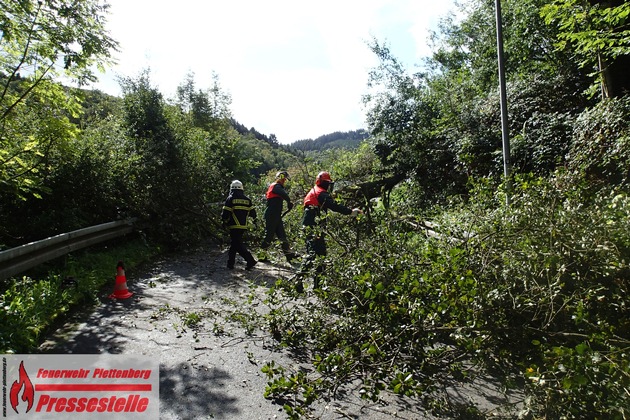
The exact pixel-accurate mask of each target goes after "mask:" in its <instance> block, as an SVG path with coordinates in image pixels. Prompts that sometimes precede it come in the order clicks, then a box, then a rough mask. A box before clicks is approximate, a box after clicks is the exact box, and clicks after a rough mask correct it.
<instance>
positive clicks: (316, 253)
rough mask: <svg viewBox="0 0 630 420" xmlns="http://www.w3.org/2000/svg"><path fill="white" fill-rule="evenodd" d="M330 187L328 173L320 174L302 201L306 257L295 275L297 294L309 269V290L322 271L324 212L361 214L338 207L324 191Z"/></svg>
mask: <svg viewBox="0 0 630 420" xmlns="http://www.w3.org/2000/svg"><path fill="white" fill-rule="evenodd" d="M331 185H332V179H331V177H330V173H328V172H320V173H319V174H318V175H317V178H316V179H315V186H314V187H313V188H312V189H311V190H310V191H309V193H308V194H307V195H306V197H305V198H304V216H303V218H302V226H303V228H304V230H305V232H306V256H305V257H304V260H303V261H302V266H301V268H300V272H299V273H298V275H297V284H296V289H297V291H298V292H300V293H301V292H303V291H304V285H303V283H302V278H303V277H304V276H305V275H306V274H308V273H309V272H310V271H311V269H313V266H315V273H314V278H313V288H314V289H318V288H319V282H320V277H321V274H322V272H323V269H324V262H323V259H324V257H325V256H326V253H327V250H326V240H325V239H324V236H325V230H326V214H327V213H328V210H332V211H334V212H337V213H341V214H345V215H352V216H353V217H354V216H357V215H358V214H359V213H363V212H362V211H361V210H360V209H358V208H355V209H350V208H348V207H346V206H344V205H341V204H338V203H337V202H336V201H335V200H334V199H333V198H332V196H331V195H330V193H329V192H328V190H329V189H330V187H331Z"/></svg>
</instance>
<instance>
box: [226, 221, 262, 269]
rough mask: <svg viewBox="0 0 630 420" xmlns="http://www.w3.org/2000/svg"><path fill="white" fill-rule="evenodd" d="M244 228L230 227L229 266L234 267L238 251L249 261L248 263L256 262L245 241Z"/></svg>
mask: <svg viewBox="0 0 630 420" xmlns="http://www.w3.org/2000/svg"><path fill="white" fill-rule="evenodd" d="M244 234H245V230H244V229H230V249H229V251H228V262H227V265H228V267H234V261H235V260H236V253H238V254H239V255H240V256H241V257H243V258H244V259H245V261H247V264H248V265H252V264H254V262H255V260H254V257H253V256H252V254H251V252H249V251H248V250H247V247H246V246H245V243H243V235H244Z"/></svg>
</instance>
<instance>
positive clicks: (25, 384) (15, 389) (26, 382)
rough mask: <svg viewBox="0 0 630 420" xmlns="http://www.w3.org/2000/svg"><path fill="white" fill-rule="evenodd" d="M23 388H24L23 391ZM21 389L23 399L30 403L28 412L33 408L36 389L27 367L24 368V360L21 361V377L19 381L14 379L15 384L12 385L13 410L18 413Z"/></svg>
mask: <svg viewBox="0 0 630 420" xmlns="http://www.w3.org/2000/svg"><path fill="white" fill-rule="evenodd" d="M22 388H24V390H23V391H22ZM20 391H22V401H24V402H27V403H28V405H27V407H26V412H27V413H28V412H29V411H30V410H31V408H33V401H34V400H35V389H34V388H33V383H32V382H31V380H30V379H29V377H28V374H27V373H26V369H24V361H23V360H22V361H21V362H20V379H19V381H14V382H13V385H11V395H10V397H11V407H13V410H14V411H15V412H16V413H18V411H17V406H18V396H19V394H20ZM18 414H19V413H18Z"/></svg>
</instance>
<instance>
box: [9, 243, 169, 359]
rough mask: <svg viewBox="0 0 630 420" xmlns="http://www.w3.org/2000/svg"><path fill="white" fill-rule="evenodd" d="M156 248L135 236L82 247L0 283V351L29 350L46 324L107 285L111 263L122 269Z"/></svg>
mask: <svg viewBox="0 0 630 420" xmlns="http://www.w3.org/2000/svg"><path fill="white" fill-rule="evenodd" d="M160 252H161V250H160V248H159V247H158V246H154V245H150V244H147V243H146V242H145V241H143V240H142V239H140V238H137V239H132V240H130V241H127V242H125V243H123V244H120V245H118V244H117V245H115V246H112V245H109V246H100V247H95V248H88V249H86V250H82V251H80V252H75V253H72V254H68V255H67V256H66V257H64V258H63V259H62V260H60V261H56V262H54V263H53V264H51V265H49V266H46V269H45V270H44V269H42V268H41V267H40V268H39V269H38V270H35V271H33V273H32V274H29V276H21V277H13V278H10V279H7V280H3V281H2V283H0V293H1V294H0V305H1V306H2V309H3V310H2V311H1V312H0V352H2V353H31V352H33V351H35V349H37V347H38V346H39V344H40V342H41V340H42V339H43V338H44V337H45V335H46V333H47V332H48V331H50V329H51V328H52V327H54V326H55V325H58V324H59V323H60V322H63V320H64V319H66V318H67V317H68V316H69V315H70V314H72V313H73V312H74V311H76V310H77V309H79V308H82V309H84V308H85V307H86V306H89V305H93V304H95V303H96V302H98V299H99V295H100V294H101V291H102V290H103V288H104V287H107V286H110V287H112V286H113V278H114V275H115V274H116V264H117V262H118V261H119V260H123V261H124V263H125V268H126V269H127V270H129V269H133V268H134V267H137V266H138V265H140V264H141V263H143V262H146V261H149V260H150V259H152V258H153V257H155V256H156V255H159V254H160Z"/></svg>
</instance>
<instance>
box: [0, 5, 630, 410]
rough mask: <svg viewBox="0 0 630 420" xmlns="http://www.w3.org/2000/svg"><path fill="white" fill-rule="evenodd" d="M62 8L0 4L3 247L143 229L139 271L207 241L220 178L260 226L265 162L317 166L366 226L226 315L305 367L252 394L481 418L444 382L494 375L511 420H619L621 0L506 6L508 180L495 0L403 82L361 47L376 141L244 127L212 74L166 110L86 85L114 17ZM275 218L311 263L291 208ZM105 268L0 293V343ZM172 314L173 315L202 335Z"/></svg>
mask: <svg viewBox="0 0 630 420" xmlns="http://www.w3.org/2000/svg"><path fill="white" fill-rule="evenodd" d="M62 3H63V2H58V1H54V0H44V1H41V2H34V1H30V0H26V1H20V2H2V3H0V10H2V12H3V13H1V14H0V28H1V30H2V36H1V37H0V53H1V58H2V59H1V60H0V88H1V90H0V248H2V249H6V248H11V247H13V246H18V245H21V244H23V243H26V242H29V241H33V240H38V239H42V238H45V237H47V236H51V235H55V234H58V233H61V232H66V231H70V230H74V229H79V228H83V227H87V226H90V225H94V224H98V223H103V222H108V221H112V220H115V219H118V218H126V217H136V218H138V224H137V227H138V230H140V231H141V232H142V234H143V238H144V240H145V241H146V242H140V241H139V242H137V243H134V244H132V245H130V249H125V250H124V251H122V252H124V254H125V255H126V257H125V258H126V260H127V261H126V262H127V264H129V265H130V267H133V266H135V265H137V264H139V263H140V262H141V261H145V260H148V259H150V258H151V257H152V256H153V255H155V253H157V252H163V251H167V250H183V249H186V247H188V246H195V245H198V244H200V243H207V242H208V241H210V242H211V243H222V241H223V240H224V233H223V232H222V230H221V226H220V222H219V220H218V218H217V215H218V210H219V208H220V203H222V201H223V200H224V198H225V196H226V194H227V190H228V186H229V183H230V181H231V180H232V179H235V178H238V179H240V180H241V181H243V182H244V183H245V184H246V189H247V192H248V194H250V195H251V196H252V197H253V198H255V199H256V200H255V202H256V205H257V207H258V210H259V212H260V213H261V214H262V211H263V208H264V207H263V201H262V198H261V197H262V194H263V193H264V190H265V187H266V186H267V184H268V183H269V182H270V181H271V180H272V177H273V174H274V173H275V172H276V171H277V170H279V169H286V170H288V171H289V173H290V174H291V175H292V179H291V184H290V194H291V195H292V196H293V197H294V199H295V202H299V201H300V200H301V198H303V197H304V195H305V194H306V192H307V191H308V189H309V188H310V187H311V185H312V183H313V180H314V177H315V175H316V174H317V173H318V172H319V171H320V170H324V169H325V170H328V171H330V172H331V173H332V174H333V177H334V179H336V180H337V183H336V185H335V190H334V193H335V195H336V198H337V199H338V200H339V201H342V202H344V203H346V204H347V205H349V206H350V205H351V206H360V207H361V208H363V209H364V211H365V212H364V214H363V215H362V216H361V217H360V218H358V219H356V220H354V219H353V220H349V219H347V218H342V217H334V216H333V217H331V218H330V221H329V229H328V231H329V240H328V242H329V256H328V264H327V272H326V279H325V282H324V283H323V287H322V288H321V290H317V291H314V292H309V293H314V295H315V296H316V299H315V300H312V299H302V297H303V296H299V295H297V294H296V293H295V290H294V287H293V285H292V283H291V282H290V280H287V279H278V282H277V283H276V285H275V286H274V287H272V288H270V289H269V291H268V295H267V301H266V304H267V305H268V307H269V313H268V314H267V315H266V316H265V317H264V318H261V319H253V318H245V317H243V316H239V315H243V314H244V313H245V312H234V316H233V317H232V321H234V322H239V320H240V321H241V322H246V323H247V325H248V330H250V331H253V328H254V325H256V328H262V329H264V330H265V331H266V332H267V333H268V334H270V335H271V336H272V337H273V338H274V339H275V340H276V342H277V343H278V344H279V345H281V346H285V347H286V348H289V349H291V350H292V351H293V352H294V353H295V354H299V355H300V361H301V363H302V365H301V366H304V364H306V365H308V366H309V367H310V368H309V369H297V368H296V367H295V366H278V365H275V364H267V365H265V366H264V367H263V372H264V373H265V374H266V375H267V376H268V378H269V382H268V386H267V389H265V390H261V393H262V392H264V393H265V395H266V397H268V398H270V399H273V400H274V401H276V402H279V403H282V404H283V406H284V409H285V411H286V414H287V416H289V417H290V418H299V417H308V416H309V415H310V411H309V408H310V407H311V406H312V404H313V403H314V402H315V401H319V400H322V399H326V398H334V397H335V396H336V394H337V393H340V392H341V391H343V390H344V389H345V387H348V386H349V385H357V384H359V389H360V393H361V396H362V397H364V398H366V399H369V400H372V401H378V400H379V398H380V397H381V396H382V395H383V394H384V393H389V394H397V395H401V396H404V397H406V398H410V399H413V400H414V401H418V402H420V403H421V404H422V405H423V406H424V407H426V408H427V409H429V410H431V412H432V413H433V414H435V415H437V416H442V417H445V418H462V419H463V418H465V419H470V418H486V417H489V416H490V415H491V414H492V415H496V414H497V413H496V412H493V413H486V412H484V411H483V410H482V409H481V408H479V407H477V406H475V404H474V402H472V401H471V402H469V403H462V402H461V401H460V402H454V401H453V400H452V399H451V398H450V397H449V394H448V392H446V391H445V390H446V389H448V386H449V385H451V384H453V383H467V382H469V381H472V380H474V379H475V378H480V377H490V378H493V379H494V380H497V381H500V382H501V383H502V384H503V386H504V389H505V391H506V393H508V392H510V391H512V390H516V391H518V393H520V395H522V398H521V399H520V400H518V401H516V402H514V405H513V406H509V407H502V409H503V410H502V414H501V415H503V416H505V417H509V418H514V417H516V416H520V417H522V418H527V419H544V418H553V419H555V418H567V419H571V418H602V419H603V418H606V419H625V418H628V417H630V366H629V364H630V357H629V352H630V308H629V305H630V297H629V296H630V294H629V292H630V290H629V288H630V266H629V262H630V223H629V222H628V220H629V218H628V215H629V211H630V198H629V196H628V193H629V181H630V180H629V174H630V173H629V172H628V168H630V142H629V139H630V97H629V96H628V94H627V93H628V92H629V91H630V76H629V74H630V73H629V72H628V71H627V69H628V66H629V65H630V46H629V41H628V40H629V39H630V31H629V30H628V24H629V20H628V16H629V15H630V3H627V2H620V1H612V2H601V1H575V0H553V1H542V0H520V1H516V0H506V1H503V2H502V7H503V15H504V16H503V17H504V36H505V49H506V61H507V62H506V73H507V77H508V83H507V94H508V111H509V133H510V140H511V161H510V164H511V175H510V177H509V179H505V178H504V175H503V154H502V147H501V145H502V133H501V124H500V122H501V118H500V102H499V99H500V98H499V91H498V76H497V70H496V37H495V29H494V2H491V1H485V0H468V1H464V2H462V9H461V16H460V17H459V18H458V19H455V18H454V17H445V19H444V20H443V21H442V23H441V26H440V28H439V29H438V30H437V31H436V33H435V34H433V37H432V47H433V55H432V56H431V57H430V58H428V59H427V60H426V61H425V62H423V63H420V64H421V66H419V68H418V69H416V70H417V71H416V72H414V73H412V72H410V71H409V70H408V69H406V68H404V67H403V66H402V65H401V64H400V63H399V62H398V60H397V59H396V57H394V56H393V55H392V54H391V52H390V49H389V47H388V45H386V44H384V43H382V42H380V41H379V40H376V39H375V40H372V41H371V42H370V43H369V45H368V47H369V48H370V49H371V50H372V51H373V52H374V54H375V55H376V56H377V57H378V59H379V65H378V66H377V67H376V68H374V69H372V70H371V72H370V78H369V79H370V84H369V86H368V87H367V91H366V94H365V97H364V103H365V107H366V118H367V122H368V127H367V128H368V130H367V134H369V136H368V137H367V138H366V139H362V141H361V142H360V143H359V145H358V146H357V145H356V140H357V136H359V137H363V135H364V134H366V133H364V132H362V131H358V132H352V133H348V136H349V137H348V140H349V141H350V142H349V143H343V142H342V144H345V145H350V144H353V145H352V146H351V147H350V146H348V147H342V148H337V147H329V146H330V145H327V146H325V147H324V145H322V147H321V148H320V149H318V148H317V145H318V144H319V143H318V142H309V141H302V142H301V143H299V144H298V145H297V146H300V147H299V148H298V147H294V148H292V147H288V146H282V145H279V144H277V142H276V141H275V136H273V135H270V136H265V135H261V134H260V133H257V132H255V130H247V129H246V128H245V127H244V126H242V125H241V124H240V123H236V121H235V119H234V118H233V116H232V115H231V112H230V108H229V107H230V97H229V94H228V93H227V91H226V90H225V89H224V88H223V87H222V86H221V85H220V83H219V79H218V76H217V75H213V76H212V78H211V81H210V86H211V87H210V88H208V89H205V90H204V89H199V88H197V83H198V82H197V81H196V80H195V77H196V76H195V75H194V74H190V75H189V76H188V77H187V78H186V79H185V80H184V81H182V82H181V84H180V86H179V88H178V89H177V92H176V95H175V97H174V98H171V99H167V98H165V97H164V96H163V94H162V93H161V92H159V91H158V90H157V88H155V87H154V86H153V85H152V83H151V74H150V72H149V71H148V70H147V71H142V72H140V74H138V75H137V76H133V77H126V78H122V79H121V80H120V83H121V86H122V88H123V89H122V90H123V95H122V97H120V98H114V97H110V96H108V95H105V94H103V93H102V92H98V91H91V90H89V89H87V90H86V89H81V88H80V87H82V86H83V85H82V83H87V82H89V81H90V80H91V79H93V77H95V75H94V74H92V72H91V70H92V69H94V68H95V66H99V65H101V66H104V65H107V63H108V61H109V57H110V55H109V54H110V52H111V51H112V50H113V49H115V48H116V42H115V41H114V40H113V39H112V38H110V36H109V34H107V33H105V31H104V27H103V24H102V23H103V21H102V20H100V19H91V18H88V17H92V16H99V17H101V18H103V19H105V18H106V16H107V7H103V6H99V4H98V2H96V1H95V0H81V1H78V2H76V1H75V2H73V5H75V6H74V7H72V8H67V7H64V6H63V4H62ZM490 23H492V24H490ZM77 46H81V48H78V49H77ZM60 62H64V63H65V65H63V66H61V67H60V66H59V63H60ZM32 69H36V70H32ZM60 76H65V77H66V80H67V78H69V79H71V80H74V81H76V82H78V84H77V86H79V87H77V88H69V87H65V86H63V85H61V84H59V83H57V82H56V81H57V80H59V77H60ZM336 139H337V136H336V135H335V140H336ZM320 140H321V141H322V144H323V143H324V141H325V140H326V138H325V137H322V138H321V139H320ZM285 221H286V225H287V228H288V230H289V232H291V235H290V236H292V237H293V238H295V241H296V242H295V244H294V247H295V249H296V250H298V251H303V249H304V244H303V242H302V241H303V238H302V237H301V235H300V210H299V209H298V208H296V209H294V210H293V211H292V212H290V213H289V214H288V215H287V216H286V218H285ZM261 229H262V226H260V225H259V226H257V227H256V228H255V230H254V235H256V234H258V235H259V234H260V231H261ZM120 254H121V250H118V249H108V251H107V252H103V253H101V252H98V254H93V253H92V250H88V251H85V252H82V253H80V254H77V255H71V256H69V257H67V260H66V261H65V264H61V265H60V266H57V267H55V268H53V269H51V273H50V274H38V273H34V274H33V275H31V276H26V277H20V278H13V279H4V280H2V282H1V283H0V293H1V297H0V303H1V304H2V307H3V311H2V313H1V317H2V320H1V321H2V323H1V324H2V327H1V329H0V334H1V335H0V343H1V346H2V350H3V351H4V352H10V351H13V352H31V351H36V348H37V345H38V342H39V340H41V338H42V335H43V333H44V332H45V331H47V330H48V329H49V328H51V327H52V326H53V325H54V324H55V322H58V321H60V320H62V319H63V317H64V316H66V315H67V314H68V313H69V312H70V311H71V310H72V308H74V307H77V306H81V305H83V304H84V303H92V302H95V298H96V293H97V291H98V290H99V289H100V288H101V287H102V286H103V285H104V284H106V283H104V282H109V281H110V279H111V276H112V272H111V271H112V270H113V267H115V261H116V260H118V259H120V258H119V257H116V256H117V255H120ZM67 277H72V278H74V279H75V281H76V283H73V282H71V281H68V279H67ZM296 302H297V303H298V304H296ZM289 303H291V304H289ZM182 311H184V312H182V325H185V326H187V327H189V328H193V327H194V326H196V325H198V324H199V323H200V322H201V318H200V315H199V314H196V313H188V312H185V309H184V308H182ZM214 329H215V331H221V330H222V326H220V325H215V327H214Z"/></svg>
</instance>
